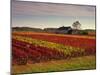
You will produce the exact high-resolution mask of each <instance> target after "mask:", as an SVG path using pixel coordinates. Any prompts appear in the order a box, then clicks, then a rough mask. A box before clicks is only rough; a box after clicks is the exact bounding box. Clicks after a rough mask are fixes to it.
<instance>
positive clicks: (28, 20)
mask: <svg viewBox="0 0 100 75" xmlns="http://www.w3.org/2000/svg"><path fill="white" fill-rule="evenodd" d="M75 21H79V22H80V23H81V29H95V6H89V5H86V6H85V5H71V4H58V3H43V2H28V1H12V27H33V28H42V29H43V28H59V27H61V26H66V27H67V26H72V24H73V22H75Z"/></svg>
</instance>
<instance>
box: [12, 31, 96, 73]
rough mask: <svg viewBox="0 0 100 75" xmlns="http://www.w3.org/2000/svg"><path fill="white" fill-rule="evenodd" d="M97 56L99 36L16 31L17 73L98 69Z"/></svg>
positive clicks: (14, 66) (14, 55)
mask: <svg viewBox="0 0 100 75" xmlns="http://www.w3.org/2000/svg"><path fill="white" fill-rule="evenodd" d="M95 55H96V38H95V36H86V35H85V36H83V35H63V34H53V33H38V32H13V33H12V73H13V74H20V73H36V72H54V71H70V70H87V69H95V68H96V59H95Z"/></svg>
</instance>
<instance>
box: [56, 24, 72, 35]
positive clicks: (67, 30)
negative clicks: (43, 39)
mask: <svg viewBox="0 0 100 75" xmlns="http://www.w3.org/2000/svg"><path fill="white" fill-rule="evenodd" d="M56 33H58V34H59V33H60V34H72V28H71V27H70V26H68V27H64V26H62V27H60V28H58V29H57V30H56Z"/></svg>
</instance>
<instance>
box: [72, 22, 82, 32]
mask: <svg viewBox="0 0 100 75" xmlns="http://www.w3.org/2000/svg"><path fill="white" fill-rule="evenodd" d="M72 27H73V29H75V30H79V29H80V28H81V24H80V22H79V21H75V22H74V23H73V24H72Z"/></svg>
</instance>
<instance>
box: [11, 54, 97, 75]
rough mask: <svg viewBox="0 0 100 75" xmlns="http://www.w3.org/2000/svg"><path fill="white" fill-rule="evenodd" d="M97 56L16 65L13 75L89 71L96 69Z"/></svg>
mask: <svg viewBox="0 0 100 75" xmlns="http://www.w3.org/2000/svg"><path fill="white" fill-rule="evenodd" d="M95 60H96V59H95V56H93V55H92V56H83V57H75V58H71V59H69V60H68V59H64V60H56V61H55V60H52V61H47V62H41V63H35V64H27V65H14V66H13V67H12V73H13V72H14V73H15V74H18V73H37V72H38V73H39V72H55V71H70V70H88V69H95V68H96V61H95Z"/></svg>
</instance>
